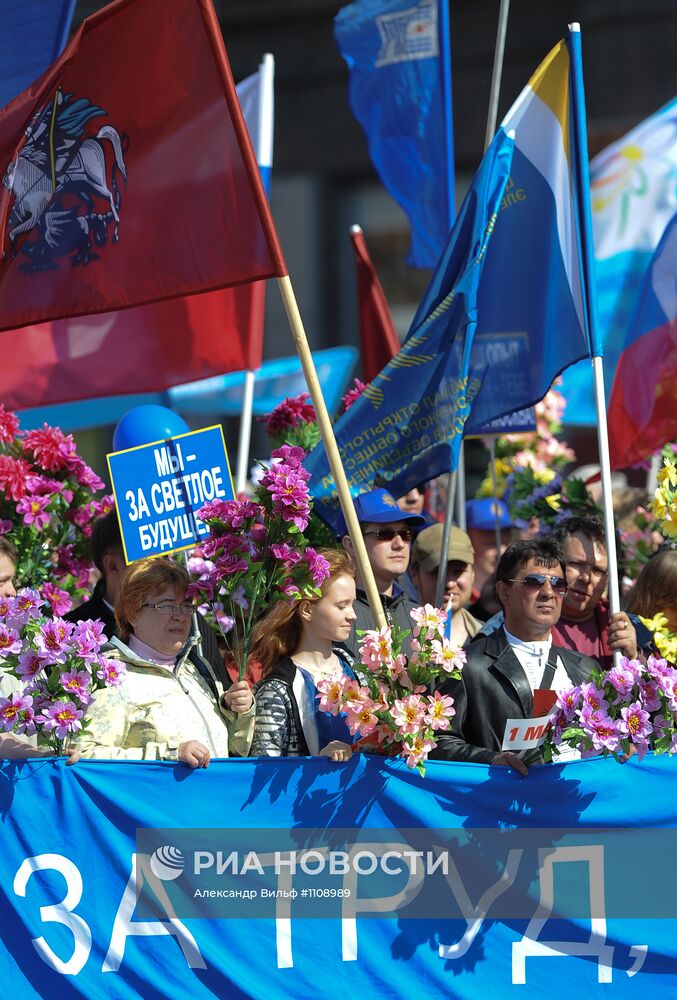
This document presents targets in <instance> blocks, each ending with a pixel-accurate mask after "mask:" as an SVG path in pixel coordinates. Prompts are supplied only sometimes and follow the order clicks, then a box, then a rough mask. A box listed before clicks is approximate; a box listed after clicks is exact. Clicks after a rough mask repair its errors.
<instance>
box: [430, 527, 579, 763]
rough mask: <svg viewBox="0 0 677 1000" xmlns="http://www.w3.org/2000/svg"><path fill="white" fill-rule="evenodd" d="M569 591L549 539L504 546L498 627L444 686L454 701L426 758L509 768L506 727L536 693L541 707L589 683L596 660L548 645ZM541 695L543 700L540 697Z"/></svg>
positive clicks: (528, 712) (530, 709)
mask: <svg viewBox="0 0 677 1000" xmlns="http://www.w3.org/2000/svg"><path fill="white" fill-rule="evenodd" d="M566 591H567V583H566V577H565V568H564V562H563V560H562V551H561V549H560V547H559V545H558V544H557V542H556V541H554V540H553V539H551V538H544V539H535V538H528V539H524V540H523V541H520V542H515V543H514V544H513V545H510V546H509V547H508V548H507V549H506V551H505V552H504V553H503V555H502V556H501V558H500V560H499V563H498V567H497V569H496V593H497V594H498V598H499V600H500V602H501V605H502V606H503V613H504V616H505V618H504V624H503V625H501V626H500V627H499V628H498V629H497V630H496V631H495V632H492V633H491V634H490V635H485V634H483V633H480V634H479V635H477V636H476V637H475V638H474V639H472V640H471V641H470V643H469V644H468V645H467V646H466V650H467V655H468V659H467V662H466V664H465V666H464V667H463V670H462V671H461V679H460V680H458V681H453V680H452V681H446V682H445V683H444V684H442V686H441V688H440V691H441V692H442V694H448V695H451V696H452V697H453V699H454V705H455V708H456V715H455V716H454V718H453V719H452V724H451V730H450V732H449V733H444V734H441V735H439V738H438V745H437V748H436V749H435V750H434V751H433V753H432V756H433V757H436V758H438V759H442V760H459V761H471V762H473V763H477V764H496V765H504V766H508V767H514V768H515V770H516V771H519V773H520V774H527V773H528V772H527V766H526V764H525V763H524V761H523V760H522V759H521V758H520V757H519V756H518V754H517V753H514V752H512V751H510V750H505V751H504V750H503V749H502V747H503V743H504V740H505V736H506V723H507V722H508V720H509V719H530V718H532V717H533V716H534V715H536V714H537V712H536V711H535V709H534V701H535V698H534V692H535V691H539V695H538V700H541V701H543V702H545V704H546V707H547V702H548V692H550V695H549V701H550V704H552V703H553V701H554V696H553V692H555V691H557V690H558V689H559V688H562V687H566V686H568V685H569V684H580V683H582V682H584V681H585V680H587V678H588V677H589V676H590V672H591V671H592V669H593V668H594V667H595V666H596V663H595V662H594V660H591V659H590V658H589V657H587V656H582V655H580V654H579V653H576V652H573V651H571V650H567V649H563V648H561V647H558V646H557V645H555V644H554V642H553V639H552V628H553V626H554V625H555V623H556V622H557V620H558V619H559V616H560V612H561V610H562V601H563V598H564V595H565V594H566ZM540 692H543V694H541V693H540Z"/></svg>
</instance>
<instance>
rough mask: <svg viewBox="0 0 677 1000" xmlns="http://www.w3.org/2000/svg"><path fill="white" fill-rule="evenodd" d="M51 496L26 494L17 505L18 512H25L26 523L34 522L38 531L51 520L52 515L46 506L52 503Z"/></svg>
mask: <svg viewBox="0 0 677 1000" xmlns="http://www.w3.org/2000/svg"><path fill="white" fill-rule="evenodd" d="M51 499H52V498H51V497H38V496H25V497H22V499H21V500H19V502H18V504H17V505H16V509H17V513H18V514H23V520H24V524H33V525H34V526H35V527H36V528H37V529H38V531H39V530H40V529H41V528H44V527H46V526H47V525H48V524H49V522H50V516H49V514H48V512H47V511H46V510H45V508H46V507H47V506H48V505H49V504H50V502H51Z"/></svg>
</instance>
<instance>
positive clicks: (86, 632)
mask: <svg viewBox="0 0 677 1000" xmlns="http://www.w3.org/2000/svg"><path fill="white" fill-rule="evenodd" d="M103 627H104V626H103V622H101V621H99V619H98V618H95V619H91V618H88V619H87V620H86V621H81V622H78V623H77V625H76V626H75V628H74V629H73V635H72V636H71V639H72V642H73V645H74V646H75V648H76V650H77V652H78V654H79V655H80V656H82V657H83V659H85V660H86V659H93V658H94V657H95V656H96V655H97V654H98V652H99V649H100V648H101V646H103V644H104V643H105V642H106V641H107V639H106V636H105V635H104V634H103Z"/></svg>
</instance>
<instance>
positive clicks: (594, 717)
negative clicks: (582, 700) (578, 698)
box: [581, 685, 621, 751]
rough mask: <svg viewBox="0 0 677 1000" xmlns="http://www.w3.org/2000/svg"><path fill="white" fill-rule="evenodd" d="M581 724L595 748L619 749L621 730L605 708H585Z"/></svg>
mask: <svg viewBox="0 0 677 1000" xmlns="http://www.w3.org/2000/svg"><path fill="white" fill-rule="evenodd" d="M583 686H585V685H583ZM581 726H582V728H583V732H584V734H585V735H586V736H587V737H588V738H589V739H590V740H591V742H592V745H593V747H594V748H595V750H605V749H606V750H611V751H616V750H618V748H619V746H620V742H621V733H620V730H619V729H618V727H617V725H616V723H615V722H614V720H613V719H612V718H611V717H610V716H609V715H607V713H606V711H604V710H603V709H595V710H594V711H593V710H590V709H588V710H586V709H583V712H581Z"/></svg>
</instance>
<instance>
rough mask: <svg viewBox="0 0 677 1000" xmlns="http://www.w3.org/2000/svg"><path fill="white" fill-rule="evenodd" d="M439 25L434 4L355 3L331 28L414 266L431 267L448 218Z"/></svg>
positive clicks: (401, 0) (449, 179)
mask: <svg viewBox="0 0 677 1000" xmlns="http://www.w3.org/2000/svg"><path fill="white" fill-rule="evenodd" d="M445 2H446V0H445ZM440 20H441V13H440V11H438V6H437V0H418V2H417V0H356V2H355V3H351V4H348V6H347V7H343V8H342V10H340V11H339V13H338V15H337V16H336V20H335V22H334V34H335V37H336V43H337V45H338V47H339V49H340V51H341V55H342V56H343V58H344V59H345V61H346V63H347V64H348V68H349V70H350V90H349V96H350V107H351V108H352V111H353V114H354V115H355V117H356V118H357V120H358V121H359V123H360V125H361V126H362V128H363V129H364V131H365V133H366V136H367V141H368V143H369V155H370V156H371V159H372V162H373V164H374V166H375V167H376V170H377V171H378V174H379V176H380V178H381V180H382V181H383V184H384V185H385V187H386V188H387V190H388V192H389V193H390V194H391V195H392V197H393V198H394V199H395V201H396V202H398V204H399V205H400V206H401V207H402V208H403V209H404V211H405V212H406V213H407V216H408V217H409V222H410V224H411V250H410V253H409V257H408V263H409V264H413V265H414V266H415V267H429V268H432V267H435V265H436V263H437V261H438V259H439V256H440V254H441V253H442V251H443V249H444V246H445V243H446V241H447V237H448V235H449V220H450V219H451V218H452V215H453V213H452V211H451V210H450V198H453V153H452V155H451V163H450V164H449V163H447V155H446V153H445V138H448V139H449V140H450V141H451V136H448V137H447V136H445V129H446V124H445V121H446V117H445V107H444V88H443V81H442V65H441V62H442V58H444V49H445V48H446V46H445V45H440V30H439V22H440ZM448 117H449V120H451V115H450V114H449V116H448ZM450 189H451V190H450ZM452 204H453V203H452Z"/></svg>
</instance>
